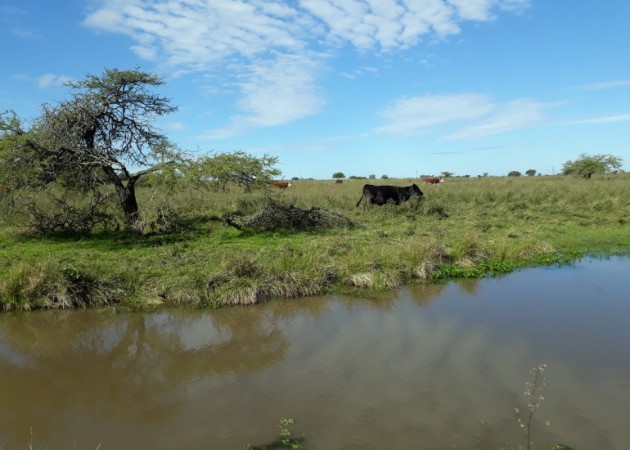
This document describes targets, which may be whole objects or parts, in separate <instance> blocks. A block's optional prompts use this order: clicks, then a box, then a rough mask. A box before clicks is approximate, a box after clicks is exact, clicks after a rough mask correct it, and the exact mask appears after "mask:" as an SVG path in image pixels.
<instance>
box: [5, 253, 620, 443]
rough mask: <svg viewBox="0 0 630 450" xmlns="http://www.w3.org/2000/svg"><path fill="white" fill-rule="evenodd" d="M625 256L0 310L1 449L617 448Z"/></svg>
mask: <svg viewBox="0 0 630 450" xmlns="http://www.w3.org/2000/svg"><path fill="white" fill-rule="evenodd" d="M629 286H630V258H623V257H615V258H610V259H595V258H587V259H584V260H581V261H579V262H577V263H575V264H574V265H571V266H566V267H551V268H533V269H526V270H521V271H518V272H515V273H512V274H510V275H508V276H505V277H502V278H488V279H482V280H472V281H460V282H449V283H445V284H426V285H419V286H412V287H407V288H404V289H400V290H398V291H395V292H391V293H387V294H382V295H380V294H379V295H378V296H376V297H375V298H371V299H357V298H344V297H339V296H328V297H316V298H303V299H293V300H282V301H277V302H275V301H274V302H270V303H268V304H264V305H260V306H254V307H243V308H241V307H236V308H225V309H221V310H202V311H198V310H182V309H177V310H166V311H159V312H151V313H120V314H114V313H112V312H111V311H94V310H80V311H42V312H29V313H2V314H0V449H2V450H13V449H27V448H32V449H42V448H45V449H50V450H56V449H69V448H73V449H75V448H80V449H96V448H98V449H103V450H104V449H117V450H120V449H139V448H146V449H156V450H160V449H174V448H177V449H201V448H206V449H242V448H244V446H246V445H247V444H252V445H264V444H269V443H271V442H273V441H274V440H275V439H277V438H278V432H279V430H278V427H277V425H278V423H279V421H280V419H283V418H291V419H294V420H295V424H294V425H292V426H291V427H290V431H291V432H292V436H294V437H300V438H303V439H304V440H303V448H306V449H318V450H319V449H326V450H330V449H362V450H365V449H384V448H392V449H411V448H413V449H420V450H429V449H430V450H433V449H435V450H438V449H440V450H442V449H447V448H458V449H477V448H478V449H488V450H493V449H496V450H499V449H501V448H510V447H516V446H518V445H523V444H524V442H525V434H524V433H523V431H522V430H521V429H520V427H519V423H518V421H517V413H516V411H515V408H519V411H520V416H521V417H523V418H524V419H526V414H527V411H528V410H527V400H526V398H525V396H524V395H523V392H524V390H525V383H526V381H528V379H529V371H530V369H532V368H533V367H535V366H538V365H540V364H543V363H544V364H546V369H545V372H544V376H545V379H546V385H545V386H544V388H543V389H544V397H545V399H544V402H542V404H541V405H540V407H539V408H537V409H536V410H535V413H534V416H533V428H532V433H531V437H532V440H533V442H534V446H533V448H536V449H548V448H549V447H550V446H551V445H552V444H554V443H559V442H562V443H565V444H567V445H570V446H572V447H574V448H576V449H591V450H595V449H597V450H603V449H624V448H630V428H629V427H628V418H627V417H628V416H627V410H628V406H630V351H629V349H628V343H629V342H630V326H629V324H628V322H629V318H630V300H629V298H628V297H629V296H628V287H629Z"/></svg>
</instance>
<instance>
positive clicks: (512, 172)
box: [507, 170, 521, 177]
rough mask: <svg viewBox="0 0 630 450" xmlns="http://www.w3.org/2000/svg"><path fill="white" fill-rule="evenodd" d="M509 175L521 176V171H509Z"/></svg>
mask: <svg viewBox="0 0 630 450" xmlns="http://www.w3.org/2000/svg"><path fill="white" fill-rule="evenodd" d="M507 176H508V177H520V176H521V172H519V171H518V170H512V171H511V172H510V173H508V175H507Z"/></svg>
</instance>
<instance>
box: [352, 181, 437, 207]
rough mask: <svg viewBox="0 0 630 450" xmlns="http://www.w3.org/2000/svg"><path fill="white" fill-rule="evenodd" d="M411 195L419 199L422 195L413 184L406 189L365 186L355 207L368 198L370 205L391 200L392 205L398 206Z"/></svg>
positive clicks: (381, 203)
mask: <svg viewBox="0 0 630 450" xmlns="http://www.w3.org/2000/svg"><path fill="white" fill-rule="evenodd" d="M412 195H418V196H420V197H422V196H423V195H424V194H423V193H422V191H421V190H420V188H419V187H418V186H417V185H416V184H415V183H414V184H412V185H411V186H406V187H400V186H374V185H373V184H366V185H365V186H363V194H362V195H361V198H360V199H359V201H358V202H357V206H359V205H360V204H361V200H363V197H367V198H369V199H370V203H371V204H374V203H376V204H377V205H384V204H385V203H387V202H388V201H390V200H392V201H393V202H394V204H396V205H400V203H401V202H406V201H407V200H409V198H410V197H411V196H412Z"/></svg>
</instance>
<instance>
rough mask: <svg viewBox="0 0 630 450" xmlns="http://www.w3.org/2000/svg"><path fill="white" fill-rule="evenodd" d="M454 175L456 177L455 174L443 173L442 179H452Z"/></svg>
mask: <svg viewBox="0 0 630 450" xmlns="http://www.w3.org/2000/svg"><path fill="white" fill-rule="evenodd" d="M453 175H455V174H454V173H453V172H448V171H446V170H445V171H444V172H442V178H448V177H452V176H453Z"/></svg>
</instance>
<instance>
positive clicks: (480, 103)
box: [376, 94, 494, 136]
mask: <svg viewBox="0 0 630 450" xmlns="http://www.w3.org/2000/svg"><path fill="white" fill-rule="evenodd" d="M493 108H494V106H493V105H492V103H491V102H490V101H489V100H488V98H486V97H485V96H483V95H480V94H458V95H425V96H422V97H412V98H404V99H400V100H397V101H396V102H393V103H392V104H391V105H389V106H388V107H387V108H385V110H384V111H383V112H382V113H381V115H382V117H383V118H384V119H385V121H386V122H388V124H387V125H384V126H382V127H380V128H377V129H376V131H377V132H383V133H393V134H398V135H403V136H404V135H414V134H419V133H423V132H425V131H426V130H427V129H430V128H433V127H435V126H437V125H441V124H445V123H451V122H454V121H461V120H470V119H475V118H478V117H482V116H484V115H486V114H488V113H489V112H490V111H492V110H493Z"/></svg>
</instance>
